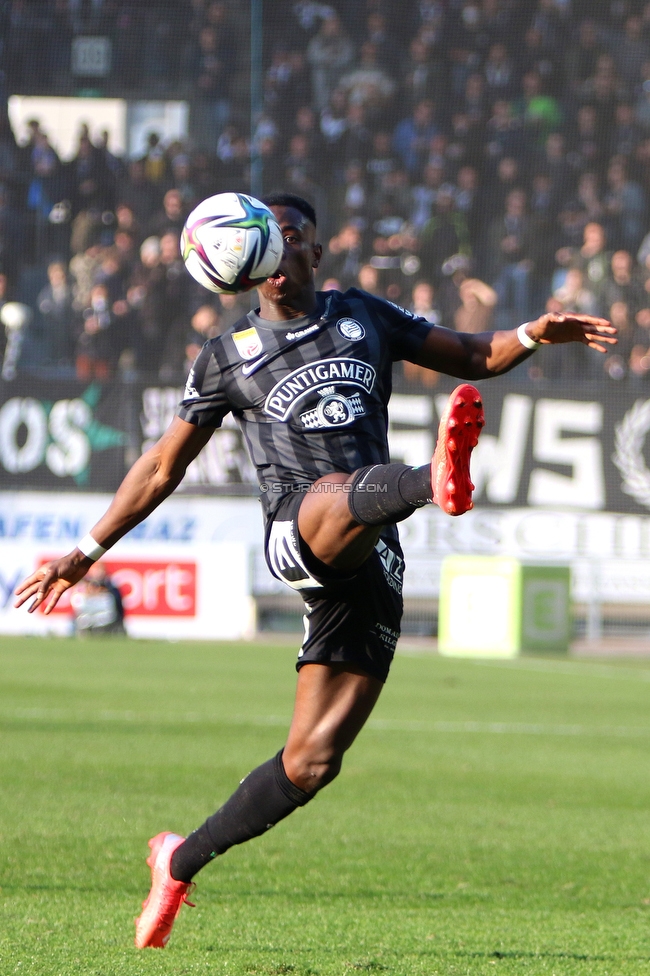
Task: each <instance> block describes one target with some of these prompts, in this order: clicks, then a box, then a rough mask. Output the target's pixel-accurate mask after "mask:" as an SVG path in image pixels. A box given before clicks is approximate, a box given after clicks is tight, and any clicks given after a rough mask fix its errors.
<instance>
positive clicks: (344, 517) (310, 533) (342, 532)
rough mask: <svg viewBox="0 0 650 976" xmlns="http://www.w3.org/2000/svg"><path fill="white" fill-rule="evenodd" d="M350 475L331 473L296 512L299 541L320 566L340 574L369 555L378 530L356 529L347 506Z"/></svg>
mask: <svg viewBox="0 0 650 976" xmlns="http://www.w3.org/2000/svg"><path fill="white" fill-rule="evenodd" d="M351 480H352V475H348V474H343V473H342V472H332V474H328V475H325V476H324V477H323V478H319V479H318V481H315V482H314V484H313V485H312V486H311V488H310V490H309V491H308V492H306V493H305V495H304V497H303V499H302V502H301V505H300V510H299V512H298V531H299V532H300V538H301V539H302V540H303V542H304V543H305V544H306V545H307V546H309V549H310V550H311V552H312V553H313V555H314V556H315V557H316V559H318V560H319V561H320V562H322V563H324V564H325V565H326V566H330V567H332V568H333V569H339V570H342V571H347V570H352V569H356V568H357V567H358V566H360V565H361V564H362V563H363V562H364V561H365V560H366V559H367V558H368V556H369V555H370V553H371V552H372V550H373V548H374V546H375V543H376V542H377V539H378V538H379V533H380V531H381V527H380V526H368V525H360V524H359V523H358V522H356V521H355V520H354V519H353V517H352V514H351V512H350V508H349V506H348V491H346V489H347V488H349V485H350V482H351Z"/></svg>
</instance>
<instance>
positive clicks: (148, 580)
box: [38, 556, 197, 617]
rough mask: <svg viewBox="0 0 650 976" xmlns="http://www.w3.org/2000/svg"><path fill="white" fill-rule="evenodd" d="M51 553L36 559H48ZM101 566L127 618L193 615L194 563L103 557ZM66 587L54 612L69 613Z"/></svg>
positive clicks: (42, 561) (41, 562) (194, 599)
mask: <svg viewBox="0 0 650 976" xmlns="http://www.w3.org/2000/svg"><path fill="white" fill-rule="evenodd" d="M53 558H56V557H52V556H47V557H43V558H41V559H39V560H38V565H39V566H42V565H43V563H46V562H50V560H51V559H53ZM102 566H104V568H105V569H106V572H107V573H108V575H109V576H110V577H111V580H112V581H113V584H114V585H115V586H116V587H117V588H118V589H119V591H120V593H121V594H122V602H123V604H124V612H125V615H126V616H128V617H195V616H196V589H197V566H196V563H195V562H180V561H177V560H171V561H170V560H162V559H159V560H152V559H148V560H146V561H141V560H137V559H106V560H102ZM69 594H70V590H66V592H65V593H64V594H63V596H62V597H61V599H60V600H59V603H58V604H57V606H56V608H55V609H54V611H53V612H54V613H65V614H69V613H70V612H71V607H70V595H69Z"/></svg>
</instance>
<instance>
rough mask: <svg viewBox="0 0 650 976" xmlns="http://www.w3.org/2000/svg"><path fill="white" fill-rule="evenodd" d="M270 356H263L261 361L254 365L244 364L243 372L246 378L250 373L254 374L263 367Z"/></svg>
mask: <svg viewBox="0 0 650 976" xmlns="http://www.w3.org/2000/svg"><path fill="white" fill-rule="evenodd" d="M268 358H269V357H268V355H266V356H261V357H260V359H256V360H255V362H253V363H242V367H241V371H242V373H243V374H244V376H248V375H249V374H250V373H254V372H255V370H256V369H257V367H258V366H262V364H263V363H265V362H266V360H267V359H268Z"/></svg>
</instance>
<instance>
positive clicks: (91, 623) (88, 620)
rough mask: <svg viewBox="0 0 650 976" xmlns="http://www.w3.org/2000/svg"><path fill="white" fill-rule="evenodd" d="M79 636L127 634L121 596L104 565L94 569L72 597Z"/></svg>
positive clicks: (96, 566)
mask: <svg viewBox="0 0 650 976" xmlns="http://www.w3.org/2000/svg"><path fill="white" fill-rule="evenodd" d="M70 604H71V606H72V614H73V621H74V624H73V626H74V632H75V634H76V635H77V637H97V636H100V635H106V634H125V633H126V631H125V629H124V605H123V603H122V595H121V593H120V591H119V590H118V588H117V587H116V586H115V584H114V583H113V582H112V580H111V578H110V576H109V575H108V573H107V572H106V569H105V568H104V566H103V565H102V563H96V564H95V565H94V566H92V567H91V568H90V569H89V570H88V573H87V575H86V578H85V579H84V580H83V581H82V582H81V583H80V584H79V585H78V586H75V588H74V590H73V591H72V596H71V598H70Z"/></svg>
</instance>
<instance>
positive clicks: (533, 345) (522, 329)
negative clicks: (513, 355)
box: [517, 322, 541, 350]
mask: <svg viewBox="0 0 650 976" xmlns="http://www.w3.org/2000/svg"><path fill="white" fill-rule="evenodd" d="M527 325H530V322H524V324H523V325H520V326H519V328H518V329H517V338H518V339H519V341H520V343H521V344H522V346H525V347H526V349H533V350H534V349H539V347H540V346H541V342H535V340H534V339H531V338H530V336H529V335H528V333H527V332H526V326H527Z"/></svg>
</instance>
